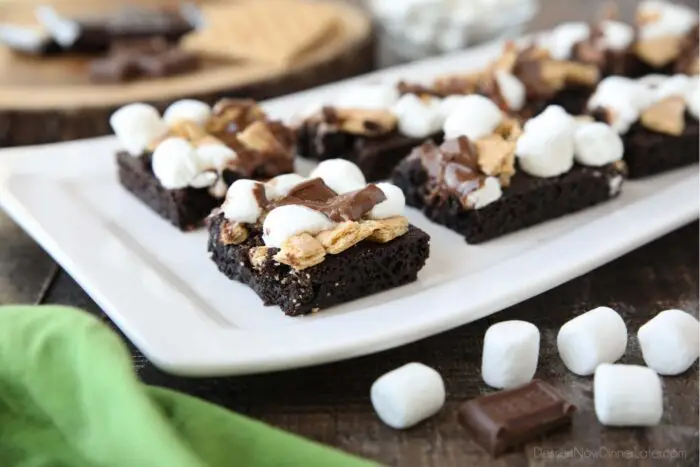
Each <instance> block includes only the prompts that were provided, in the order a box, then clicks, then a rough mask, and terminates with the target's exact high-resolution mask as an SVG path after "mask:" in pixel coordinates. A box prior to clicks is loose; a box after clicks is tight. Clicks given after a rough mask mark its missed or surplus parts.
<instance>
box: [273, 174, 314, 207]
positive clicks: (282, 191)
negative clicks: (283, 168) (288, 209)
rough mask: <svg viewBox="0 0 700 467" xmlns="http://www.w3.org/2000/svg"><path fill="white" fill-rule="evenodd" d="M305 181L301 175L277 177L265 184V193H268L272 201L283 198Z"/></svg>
mask: <svg viewBox="0 0 700 467" xmlns="http://www.w3.org/2000/svg"><path fill="white" fill-rule="evenodd" d="M306 180H307V179H306V178H304V177H302V176H301V175H299V174H294V173H291V174H283V175H278V176H276V177H274V178H271V179H270V180H268V181H267V183H265V185H266V186H267V188H266V191H267V192H269V195H270V196H269V198H270V200H272V201H274V200H277V199H281V198H284V197H285V196H287V195H288V194H289V192H290V191H292V189H293V188H294V187H295V186H297V185H299V184H300V183H304V182H305V181H306Z"/></svg>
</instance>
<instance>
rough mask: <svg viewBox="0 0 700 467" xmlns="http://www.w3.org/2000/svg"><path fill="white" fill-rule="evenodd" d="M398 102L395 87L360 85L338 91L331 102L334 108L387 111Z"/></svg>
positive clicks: (397, 93)
mask: <svg viewBox="0 0 700 467" xmlns="http://www.w3.org/2000/svg"><path fill="white" fill-rule="evenodd" d="M398 100H399V91H398V89H397V88H396V86H392V85H386V84H362V85H357V86H351V87H348V88H347V89H345V90H342V91H340V94H339V95H338V96H337V97H336V98H335V99H334V100H333V103H332V105H333V106H334V107H338V108H343V109H379V110H383V109H388V108H391V107H392V106H393V105H394V104H396V102H397V101H398Z"/></svg>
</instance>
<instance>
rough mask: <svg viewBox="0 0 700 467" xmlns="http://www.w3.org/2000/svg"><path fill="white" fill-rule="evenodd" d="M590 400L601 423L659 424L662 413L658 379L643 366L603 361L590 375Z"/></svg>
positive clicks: (651, 371) (613, 424) (621, 424)
mask: <svg viewBox="0 0 700 467" xmlns="http://www.w3.org/2000/svg"><path fill="white" fill-rule="evenodd" d="M593 404H594V406H595V415H596V417H598V421H599V422H600V423H602V424H603V425H607V426H653V425H658V424H659V422H660V421H661V417H662V415H663V413H664V406H663V389H662V388H661V379H660V378H659V375H657V374H656V372H654V370H652V369H650V368H646V367H643V366H639V365H620V364H617V365H613V364H609V363H603V364H601V365H599V366H598V368H596V370H595V376H594V377H593Z"/></svg>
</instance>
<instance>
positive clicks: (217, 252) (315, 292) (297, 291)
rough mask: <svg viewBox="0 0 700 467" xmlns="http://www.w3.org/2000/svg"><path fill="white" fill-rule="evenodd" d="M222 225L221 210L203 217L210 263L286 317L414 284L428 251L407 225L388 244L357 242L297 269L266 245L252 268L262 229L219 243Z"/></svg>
mask: <svg viewBox="0 0 700 467" xmlns="http://www.w3.org/2000/svg"><path fill="white" fill-rule="evenodd" d="M226 223H227V220H226V219H225V218H224V215H223V214H217V215H214V216H213V217H211V218H210V220H209V252H210V253H211V259H212V261H214V263H216V265H217V267H218V268H219V270H220V271H221V272H222V273H224V274H225V275H226V276H227V277H228V278H230V279H232V280H236V281H238V282H242V283H243V284H246V285H247V286H249V287H250V288H252V289H253V290H254V291H255V293H256V294H258V296H259V297H260V298H261V299H262V300H263V302H264V303H265V305H277V306H279V307H280V308H281V309H282V311H284V313H285V314H287V315H289V316H297V315H303V314H307V313H311V312H315V311H318V310H321V309H326V308H328V307H331V306H333V305H337V304H339V303H344V302H348V301H350V300H355V299H357V298H361V297H365V296H368V295H371V294H375V293H378V292H381V291H384V290H388V289H391V288H394V287H399V286H401V285H405V284H408V283H411V282H414V281H415V280H416V278H417V274H418V271H419V270H420V269H421V268H422V267H423V266H424V264H425V261H426V259H427V258H428V253H429V237H428V234H426V233H425V232H423V231H422V230H420V229H418V228H416V227H414V226H409V227H408V231H407V232H406V233H405V234H403V235H401V236H400V237H397V238H395V239H394V240H391V241H390V242H388V243H375V242H370V241H362V242H360V243H358V244H356V245H354V246H352V247H350V248H349V249H347V250H345V251H343V252H341V253H339V254H335V255H328V256H326V258H325V259H324V261H323V262H321V263H320V264H317V265H315V266H312V267H310V268H307V269H304V270H302V271H297V270H295V269H293V268H292V267H291V266H288V265H286V264H282V263H279V262H276V261H274V260H273V259H272V256H273V255H274V254H275V253H276V252H277V251H279V250H277V249H270V250H269V252H268V253H269V256H268V259H267V261H265V262H264V263H263V264H262V265H261V266H258V267H255V266H253V264H252V263H251V256H250V252H251V249H253V248H255V247H260V246H263V241H262V232H261V231H260V230H257V231H253V232H251V234H250V235H249V237H248V238H247V239H246V240H245V241H244V242H243V243H239V244H226V243H224V242H223V241H222V230H224V229H225V228H226V227H225V226H226Z"/></svg>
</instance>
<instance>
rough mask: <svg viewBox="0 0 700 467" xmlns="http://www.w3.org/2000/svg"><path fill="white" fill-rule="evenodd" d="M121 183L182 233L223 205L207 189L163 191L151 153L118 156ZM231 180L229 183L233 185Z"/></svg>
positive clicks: (123, 153) (189, 188)
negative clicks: (154, 168)
mask: <svg viewBox="0 0 700 467" xmlns="http://www.w3.org/2000/svg"><path fill="white" fill-rule="evenodd" d="M117 167H118V174H119V183H121V185H122V186H123V187H124V188H126V189H127V190H129V191H130V192H131V193H132V194H133V195H134V196H136V197H137V198H138V199H140V200H141V201H142V202H143V203H145V204H146V205H147V206H148V207H150V208H151V209H153V210H154V211H155V212H156V213H158V215H160V216H161V217H162V218H164V219H166V220H167V221H169V222H170V223H171V224H172V225H174V226H175V227H177V228H179V229H180V230H184V231H186V230H192V229H193V228H195V227H197V225H198V224H200V223H201V222H202V220H204V219H205V218H206V217H207V216H208V215H209V213H210V212H211V211H212V209H214V208H215V207H217V206H218V205H219V204H221V199H220V198H216V197H214V196H212V195H211V194H210V193H209V189H208V188H192V187H187V188H181V189H177V190H168V189H166V188H164V187H163V186H162V185H161V184H160V182H159V181H158V179H157V178H156V176H155V175H154V174H153V170H152V169H151V154H145V155H143V156H141V157H134V156H132V155H130V154H128V153H126V152H124V151H120V152H118V153H117ZM232 182H233V180H231V181H230V182H229V183H232Z"/></svg>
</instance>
